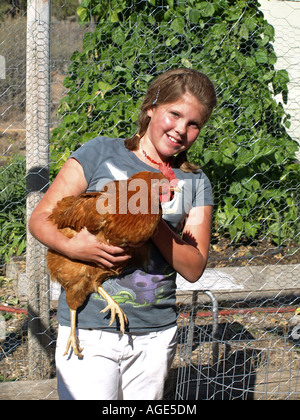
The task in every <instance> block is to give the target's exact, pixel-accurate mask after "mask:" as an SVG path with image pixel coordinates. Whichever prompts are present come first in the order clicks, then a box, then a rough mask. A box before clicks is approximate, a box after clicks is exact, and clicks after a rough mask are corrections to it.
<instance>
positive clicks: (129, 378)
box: [55, 326, 177, 400]
mask: <svg viewBox="0 0 300 420" xmlns="http://www.w3.org/2000/svg"><path fill="white" fill-rule="evenodd" d="M77 332H78V337H79V345H80V347H82V348H83V351H82V354H83V358H82V359H79V358H78V357H77V356H75V355H74V353H73V351H70V352H69V355H67V356H63V354H64V351H65V348H66V344H67V339H68V337H69V334H70V328H69V327H63V326H60V327H59V332H58V338H57V345H56V357H55V360H56V370H57V383H58V395H59V398H60V399H61V400H123V399H124V400H160V399H162V398H163V391H164V383H165V380H166V378H167V375H168V371H169V368H170V367H171V364H172V361H173V358H174V356H175V351H176V344H177V327H172V328H169V329H167V330H164V331H158V332H151V333H148V334H138V335H133V334H124V335H122V334H121V333H117V332H116V333H115V332H106V331H101V330H97V329H95V330H86V329H78V330H77Z"/></svg>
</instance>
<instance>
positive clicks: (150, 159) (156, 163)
mask: <svg viewBox="0 0 300 420" xmlns="http://www.w3.org/2000/svg"><path fill="white" fill-rule="evenodd" d="M140 143H141V147H142V153H143V155H144V156H145V158H146V159H148V160H149V161H150V162H151V163H154V165H157V166H161V165H163V166H166V165H168V163H165V162H162V163H159V162H156V160H154V159H152V158H151V157H150V156H148V155H147V153H146V152H145V150H144V146H143V141H142V140H141V141H140Z"/></svg>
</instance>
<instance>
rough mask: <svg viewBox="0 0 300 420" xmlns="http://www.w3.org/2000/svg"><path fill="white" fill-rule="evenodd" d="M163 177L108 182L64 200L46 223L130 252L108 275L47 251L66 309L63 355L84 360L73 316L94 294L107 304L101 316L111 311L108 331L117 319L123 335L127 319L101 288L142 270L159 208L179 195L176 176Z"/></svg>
mask: <svg viewBox="0 0 300 420" xmlns="http://www.w3.org/2000/svg"><path fill="white" fill-rule="evenodd" d="M166 173H167V175H168V176H166V175H164V174H162V173H161V172H159V173H154V172H139V173H137V174H135V175H134V176H132V177H131V178H129V179H128V180H122V181H111V182H109V183H108V184H106V186H105V187H104V188H103V189H102V191H100V192H95V193H94V192H92V193H85V194H82V195H80V196H78V197H75V196H70V197H65V198H63V199H62V200H61V201H59V202H58V203H57V205H56V207H55V208H54V210H53V212H52V213H51V215H50V216H49V220H50V221H52V222H53V223H54V224H56V225H57V227H58V229H59V230H60V231H61V233H63V234H64V235H65V236H67V237H68V238H72V237H73V236H74V235H76V234H77V232H79V231H80V230H81V229H83V228H86V229H87V230H88V231H89V232H91V233H92V234H94V235H96V237H97V239H99V241H101V242H104V243H107V244H110V245H114V246H120V247H125V246H126V247H127V246H128V247H129V251H128V253H129V254H130V255H131V258H130V259H129V260H128V261H126V262H123V263H120V264H119V265H118V266H117V267H116V266H114V268H113V269H110V268H104V267H100V266H98V265H96V264H94V263H89V262H81V261H78V260H72V259H70V258H68V257H66V256H63V255H61V254H59V253H57V252H55V251H53V250H51V249H49V250H48V253H47V260H48V269H49V272H50V276H51V280H53V281H57V282H59V283H60V284H61V286H62V287H63V288H64V289H65V291H66V301H67V303H68V306H69V308H70V318H71V332H70V336H69V339H68V342H67V347H66V351H65V353H64V354H67V353H68V351H69V348H70V346H71V347H72V348H73V351H74V353H75V354H76V355H77V356H78V357H82V354H81V351H82V349H80V348H79V347H78V344H77V337H76V310H77V309H78V308H79V307H80V306H81V305H82V304H83V303H84V301H85V300H86V298H87V296H88V295H89V294H91V293H93V292H98V293H99V294H100V295H101V296H102V297H103V298H104V299H105V300H106V302H107V306H106V307H105V309H103V311H101V312H107V311H108V310H110V312H111V320H110V324H109V325H111V324H112V323H113V322H114V320H115V317H116V314H117V315H118V318H119V322H120V330H121V331H122V333H123V334H124V331H125V324H126V323H127V317H126V315H125V313H124V312H123V311H122V309H121V308H120V306H119V305H118V303H116V302H115V301H114V300H113V298H112V297H111V296H110V295H109V294H108V293H107V292H106V291H105V290H104V289H103V287H102V283H103V282H104V280H106V279H107V278H109V277H112V276H118V275H119V274H120V273H121V272H122V271H123V270H124V268H125V267H126V266H135V267H141V266H146V264H147V262H148V259H149V247H150V238H151V236H152V235H153V234H154V233H155V230H156V228H157V226H158V223H159V221H160V220H161V217H162V210H161V204H160V202H165V201H168V200H170V199H171V197H172V191H174V190H177V191H178V188H177V187H176V184H177V179H176V177H175V174H174V172H173V171H172V170H171V171H170V169H169V171H166ZM166 181H167V182H166ZM169 181H171V182H169ZM170 191H171V192H170Z"/></svg>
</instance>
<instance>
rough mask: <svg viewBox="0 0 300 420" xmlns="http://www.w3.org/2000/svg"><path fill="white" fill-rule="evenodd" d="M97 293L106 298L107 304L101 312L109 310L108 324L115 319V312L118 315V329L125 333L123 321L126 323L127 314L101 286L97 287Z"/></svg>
mask: <svg viewBox="0 0 300 420" xmlns="http://www.w3.org/2000/svg"><path fill="white" fill-rule="evenodd" d="M98 293H99V294H100V295H101V296H102V297H103V298H104V299H105V300H106V302H107V303H108V305H107V306H106V307H105V308H104V309H103V310H102V311H101V313H104V312H107V311H108V310H110V313H111V315H110V323H109V326H111V325H112V323H113V322H114V321H115V318H116V314H117V315H118V318H119V321H120V330H121V332H122V334H124V333H125V323H126V324H127V322H128V320H127V316H126V315H125V313H124V311H123V310H122V309H121V308H120V306H119V304H118V303H117V302H116V301H114V300H113V298H112V297H111V296H110V295H109V294H108V293H107V292H106V291H105V290H104V289H103V287H98Z"/></svg>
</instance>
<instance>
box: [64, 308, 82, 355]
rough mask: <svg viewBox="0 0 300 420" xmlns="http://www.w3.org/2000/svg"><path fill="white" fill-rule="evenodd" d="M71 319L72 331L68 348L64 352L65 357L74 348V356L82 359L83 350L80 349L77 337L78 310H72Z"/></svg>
mask: <svg viewBox="0 0 300 420" xmlns="http://www.w3.org/2000/svg"><path fill="white" fill-rule="evenodd" d="M70 318H71V331H70V335H69V338H68V341H67V347H66V350H65V352H64V356H66V355H67V354H68V351H69V348H70V346H71V347H72V349H73V351H74V354H75V355H76V356H78V357H79V358H80V359H81V358H82V357H83V356H82V354H81V352H82V348H80V347H78V338H77V335H76V309H70Z"/></svg>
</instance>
